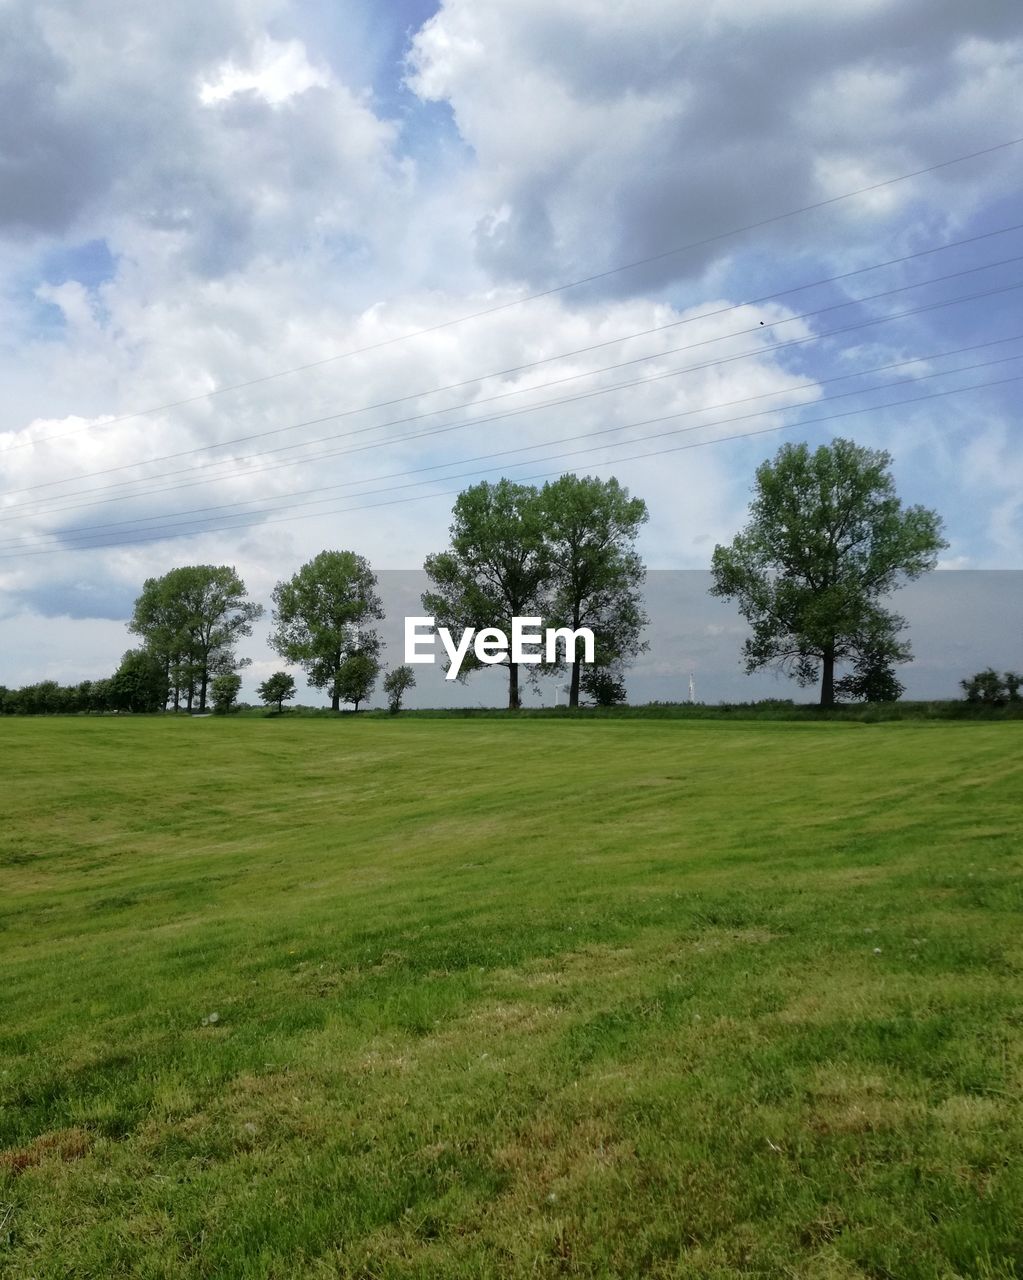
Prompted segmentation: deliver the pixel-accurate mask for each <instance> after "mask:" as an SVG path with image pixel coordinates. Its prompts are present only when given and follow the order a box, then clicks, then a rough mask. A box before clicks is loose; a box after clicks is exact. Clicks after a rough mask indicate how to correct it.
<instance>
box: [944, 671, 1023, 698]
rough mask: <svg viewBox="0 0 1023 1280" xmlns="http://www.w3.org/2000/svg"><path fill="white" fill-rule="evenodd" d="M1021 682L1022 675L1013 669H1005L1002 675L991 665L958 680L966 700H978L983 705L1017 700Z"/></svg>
mask: <svg viewBox="0 0 1023 1280" xmlns="http://www.w3.org/2000/svg"><path fill="white" fill-rule="evenodd" d="M1021 684H1023V676H1019V675H1017V674H1016V672H1014V671H1006V672H1005V675H1004V677H1002V676H1001V675H999V674H998V672H997V671H995V669H994V668H993V667H988V669H987V670H986V671H978V672H977V674H976V675H975V676H970V678H969V679H968V680H960V681H959V686H960V688H961V689H962V691H963V692H964V693H965V694H966V701H967V702H978V703H980V704H981V705H982V706H985V707H1004V706H1005V705H1006V704H1007V703H1009V702H1018V701H1019V690H1020V685H1021Z"/></svg>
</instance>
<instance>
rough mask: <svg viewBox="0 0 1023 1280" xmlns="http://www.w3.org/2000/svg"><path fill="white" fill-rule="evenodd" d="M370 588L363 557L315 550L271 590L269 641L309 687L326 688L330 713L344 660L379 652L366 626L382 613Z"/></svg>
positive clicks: (372, 580) (371, 579)
mask: <svg viewBox="0 0 1023 1280" xmlns="http://www.w3.org/2000/svg"><path fill="white" fill-rule="evenodd" d="M376 586H377V580H376V576H375V575H374V573H373V571H372V569H371V568H370V566H369V562H368V561H367V560H366V559H365V558H364V557H363V556H360V555H356V554H355V552H354V551H321V552H320V554H319V555H318V556H315V557H314V558H313V559H312V560H310V561H309V562H308V563H307V564H304V565H303V566H302V568H301V569H299V571H298V572H297V573H296V574H295V575H294V577H292V578H290V579H289V580H288V581H287V582H279V583H278V584H277V586H276V587H275V588H274V593H273V603H274V612H273V622H274V629H273V632H272V633H271V635H270V644H271V645H272V647H273V648H274V650H275V651H276V652H277V653H279V654H280V655H281V657H282V658H286V659H287V660H288V661H289V662H294V663H298V664H299V665H300V666H301V667H302V668H303V669H304V670H305V672H306V678H307V679H308V682H309V684H310V685H312V687H313V688H314V689H329V690H330V695H331V707H332V709H333V710H334V711H337V710H338V708H339V706H340V700H341V691H340V688H339V685H338V678H339V674H340V672H341V669H342V667H343V665H344V663H345V662H346V660H347V659H348V658H350V657H352V656H354V655H355V654H356V653H362V654H364V655H368V656H372V657H374V658H375V657H376V656H377V655H378V653H379V651H380V638H379V636H378V634H377V632H376V631H375V630H373V629H372V627H371V625H370V624H371V623H373V622H375V621H377V620H378V619H380V618H382V617H383V616H384V613H383V606H382V605H381V603H380V597H379V596H378V595H377V590H376ZM357 669H358V668H355V670H357ZM351 678H352V677H351V675H350V676H349V679H351ZM346 700H348V699H346ZM361 700H362V699H361V698H360V699H358V701H361Z"/></svg>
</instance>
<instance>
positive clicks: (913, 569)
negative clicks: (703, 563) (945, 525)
mask: <svg viewBox="0 0 1023 1280" xmlns="http://www.w3.org/2000/svg"><path fill="white" fill-rule="evenodd" d="M890 465H891V456H890V455H889V454H887V453H885V452H884V451H882V450H872V449H865V448H861V447H860V446H858V445H856V444H853V443H852V441H850V440H841V439H836V440H835V441H833V442H832V443H831V444H830V445H822V446H821V447H820V448H819V449H817V450H815V451H814V452H811V451H810V449H809V448H808V446H807V445H805V444H798V445H792V444H790V445H785V446H784V447H783V448H781V449H780V450H779V451H778V453H777V454H776V455H775V457H774V459H773V460H772V461H769V462H764V463H763V464H762V465H761V466H760V467H759V468H758V469H757V473H756V483H755V486H754V495H755V496H754V500H753V503H752V504H751V507H750V521H749V523H748V524H747V526H746V528H745V529H744V530H743V531H742V532H741V533H740V534H739V535H738V536H737V537H736V538H735V539H734V541H733V542H732V543H731V545H730V546H728V547H722V546H718V547H716V548H715V549H714V558H713V562H712V573H713V575H714V586H713V588H712V594H713V595H716V596H721V597H724V598H726V599H734V600H736V601H737V602H738V605H739V610H740V612H741V613H742V615H743V617H744V618H745V619H746V620H747V622H749V624H750V626H751V627H752V630H753V634H752V636H750V638H749V639H747V641H746V643H745V647H744V654H745V660H746V670H747V671H756V670H758V669H759V668H761V667H766V666H776V667H779V668H781V669H782V670H785V671H787V672H788V673H789V674H791V675H794V676H795V677H796V678H797V679H798V680H799V682H800V683H801V684H812V683H814V682H815V681H816V680H817V679H818V678H820V682H821V693H820V703H821V706H823V707H830V706H832V705H833V704H834V701H835V667H836V664H838V663H840V662H845V661H851V662H853V664H854V670H855V664H857V663H859V664H860V668H861V670H862V668H863V664H864V662H866V664H867V666H868V667H869V666H870V663H871V661H872V658H871V654H873V658H874V659H876V658H877V656H878V654H882V655H884V661H883V664H882V668H880V669H879V668H877V667H876V665H875V667H874V673H875V675H877V673H878V671H879V670H881V669H884V670H887V671H888V673H889V674H890V668H891V664H892V663H895V662H906V661H908V660H909V658H910V657H911V651H910V648H909V645H908V644H906V643H905V642H904V641H901V640H900V639H899V632H900V631H902V629H903V628H904V627H905V625H906V624H905V620H904V619H902V618H900V617H898V616H897V615H896V614H893V613H890V612H888V611H887V610H886V609H884V608H883V607H882V606H881V604H880V601H881V599H882V598H883V597H884V596H886V595H887V594H888V593H889V592H891V591H893V590H895V589H896V588H898V587H899V586H901V585H902V584H903V583H905V582H908V581H911V580H913V579H914V578H918V577H920V575H921V574H923V573H925V572H926V571H927V570H929V569H933V568H934V565H935V563H936V560H937V553H938V551H939V550H941V548H943V547H945V546H947V545H948V544H947V543H946V542H945V541H944V539H943V538H942V536H941V519H940V517H939V516H938V515H937V514H936V513H935V512H933V511H929V510H927V509H926V508H925V507H919V506H914V507H906V508H904V507H903V506H902V503H901V502H900V500H899V498H898V497H897V495H896V493H895V483H894V481H893V479H892V476H891V473H890V471H889V467H890ZM892 678H894V677H892Z"/></svg>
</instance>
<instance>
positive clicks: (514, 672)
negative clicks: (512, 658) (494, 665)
mask: <svg viewBox="0 0 1023 1280" xmlns="http://www.w3.org/2000/svg"><path fill="white" fill-rule="evenodd" d="M521 705H522V703H521V702H520V701H519V664H518V663H517V662H509V663H508V710H509V711H518V709H519V707H521Z"/></svg>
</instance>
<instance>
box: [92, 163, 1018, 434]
mask: <svg viewBox="0 0 1023 1280" xmlns="http://www.w3.org/2000/svg"><path fill="white" fill-rule="evenodd" d="M1021 143H1023V137H1020V138H1010V139H1009V140H1008V141H1006V142H998V143H995V144H994V145H993V146H990V147H982V148H981V149H980V150H977V151H970V152H967V153H966V154H964V155H959V156H953V157H952V158H951V159H949V160H941V161H939V162H937V163H936V164H931V165H926V166H925V167H924V168H922V169H914V170H913V171H912V172H910V173H901V174H897V175H895V176H894V177H891V178H885V179H883V180H882V181H880V182H874V183H871V184H870V185H869V186H865V187H859V188H857V189H856V190H855V191H846V192H843V193H842V194H841V195H837V196H829V197H828V198H827V199H825V200H817V201H814V202H813V203H812V204H807V205H802V206H801V207H800V208H798V209H789V210H786V211H785V212H784V213H776V214H772V215H770V216H769V217H767V218H761V219H760V220H759V221H757V222H751V223H747V224H746V225H745V226H742V227H733V228H731V229H730V230H728V231H719V232H716V233H715V234H714V235H711V236H705V237H703V238H702V239H700V240H693V241H690V242H689V243H687V244H684V245H678V246H676V247H675V248H672V249H665V250H663V251H662V252H660V253H655V254H651V255H650V256H649V257H646V258H637V259H636V260H635V261H633V262H626V263H621V264H619V265H618V266H615V267H610V268H608V269H607V270H606V271H597V272H593V273H592V274H590V275H588V276H582V277H580V278H579V279H577V280H570V281H567V282H566V283H563V284H558V285H554V286H552V287H551V288H550V289H542V290H540V291H539V292H537V293H531V294H527V295H526V296H525V297H522V298H515V299H513V300H511V301H510V302H502V303H497V304H495V305H494V306H492V307H486V308H484V309H482V310H480V311H473V312H469V313H468V314H465V315H461V316H456V317H454V318H452V319H450V320H442V321H440V322H438V323H437V324H433V325H427V326H425V327H424V328H421V329H412V330H409V331H408V332H407V333H403V334H398V335H396V336H395V337H393V338H385V339H383V340H381V341H380V342H374V343H370V344H368V345H366V346H363V347H355V348H352V349H351V350H348V351H341V352H338V353H337V354H335V355H332V356H325V357H324V358H323V359H320V360H312V361H309V362H308V363H306V364H301V365H295V366H293V367H291V368H289V369H280V370H277V371H275V372H274V373H266V374H262V375H261V376H260V377H258V378H249V379H247V380H246V381H244V382H236V383H232V384H230V385H228V386H224V387H214V388H213V389H212V390H211V391H204V392H200V393H199V394H197V395H194V396H186V397H184V398H182V399H180V400H171V401H167V402H166V403H164V404H161V405H153V406H150V407H149V408H146V409H136V410H133V411H132V412H130V413H125V414H121V415H119V416H118V417H117V418H114V419H111V420H110V421H109V422H107V423H105V424H103V425H105V426H114V425H116V424H117V423H120V422H128V421H130V420H131V419H133V418H141V417H146V416H148V415H150V414H154V413H163V412H165V411H167V410H169V409H178V408H182V407H184V406H185V405H189V404H196V403H198V402H199V401H201V400H209V399H211V398H213V397H214V396H220V395H226V394H227V393H228V392H232V391H242V390H244V389H245V388H247V387H254V386H259V385H261V384H262V383H265V382H271V381H273V380H274V379H276V378H283V377H287V376H289V375H291V374H295V373H305V372H307V371H308V370H310V369H318V368H322V367H323V366H324V365H328V364H333V363H335V362H336V361H339V360H347V359H350V358H351V357H353V356H357V355H365V354H367V353H368V352H370V351H379V350H382V349H383V348H385V347H391V346H395V345H396V344H398V343H401V342H408V341H409V340H411V339H413V338H419V337H424V336H426V335H427V334H431V333H438V332H440V331H441V330H444V329H450V328H453V327H454V326H456V325H461V324H466V323H468V322H469V321H472V320H479V319H482V318H483V317H485V316H491V315H496V314H498V313H499V312H502V311H508V310H511V309H512V308H513V307H521V306H524V305H525V304H526V303H529V302H536V301H538V300H539V299H541V298H549V297H553V296H554V295H556V294H559V293H565V292H567V291H568V290H569V289H577V288H580V287H581V286H582V285H586V284H593V283H594V282H595V281H597V280H606V279H609V278H610V277H611V276H615V275H620V274H621V273H622V272H625V271H632V270H635V269H636V268H637V267H643V266H649V265H651V264H652V263H654V262H663V261H665V260H666V259H668V258H672V257H676V256H677V255H679V254H682V253H687V252H691V251H692V250H694V249H701V248H705V247H706V246H707V245H711V244H717V243H720V242H721V241H722V240H727V239H730V238H731V237H733V236H738V235H743V234H745V233H746V232H748V231H757V230H759V229H761V228H763V227H768V226H772V225H774V224H777V223H779V222H785V221H787V220H788V219H789V218H795V217H799V216H800V215H802V214H804V213H812V212H814V211H815V210H817V209H825V208H828V207H829V206H830V205H834V204H839V203H841V202H842V201H844V200H852V199H855V198H856V197H857V196H862V195H869V194H870V193H871V192H874V191H881V190H883V189H884V188H886V187H891V186H894V185H896V184H897V183H900V182H908V181H909V180H911V179H912V178H920V177H923V176H924V175H925V174H928V173H936V172H937V171H938V170H940V169H947V168H950V167H951V166H952V165H957V164H963V163H965V162H966V161H968V160H976V159H979V158H980V157H981V156H988V155H993V154H995V153H996V152H999V151H1005V150H1007V149H1008V148H1010V147H1016V146H1019V145H1020V144H1021Z"/></svg>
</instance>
